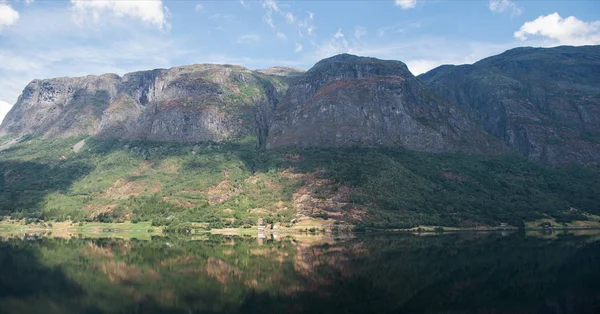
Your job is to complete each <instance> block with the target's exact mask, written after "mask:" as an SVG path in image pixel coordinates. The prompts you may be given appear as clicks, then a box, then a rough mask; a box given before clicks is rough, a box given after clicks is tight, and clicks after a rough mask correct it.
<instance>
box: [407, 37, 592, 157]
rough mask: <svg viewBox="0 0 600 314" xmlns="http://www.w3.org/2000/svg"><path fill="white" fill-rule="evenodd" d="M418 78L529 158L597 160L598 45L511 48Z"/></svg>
mask: <svg viewBox="0 0 600 314" xmlns="http://www.w3.org/2000/svg"><path fill="white" fill-rule="evenodd" d="M419 78H420V79H421V80H423V81H424V82H426V83H427V84H428V85H429V86H430V87H432V88H434V89H435V90H437V91H438V92H439V93H440V94H442V95H443V96H445V97H446V98H447V99H449V100H450V101H452V102H453V103H455V104H457V105H459V106H461V107H462V108H464V109H465V110H467V111H469V112H470V113H472V115H473V116H474V117H475V118H476V119H477V120H478V121H479V122H480V123H481V124H482V126H483V128H484V129H485V130H486V131H487V132H489V133H490V134H492V135H494V136H496V137H497V138H499V139H501V140H503V141H504V142H505V143H506V144H508V145H509V146H510V147H512V148H514V149H516V150H517V151H519V152H520V153H522V154H523V155H525V156H527V157H529V158H531V159H534V160H540V161H542V162H545V163H550V164H560V163H564V162H572V161H577V162H582V163H591V164H597V163H599V162H600V46H586V47H556V48H549V49H542V48H517V49H513V50H509V51H507V52H505V53H502V54H500V55H497V56H493V57H490V58H487V59H484V60H481V61H479V62H477V63H475V64H473V65H461V66H441V67H438V68H436V69H434V70H431V71H430V72H428V73H425V74H423V75H421V76H419Z"/></svg>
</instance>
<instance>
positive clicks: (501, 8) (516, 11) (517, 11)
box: [488, 0, 523, 16]
mask: <svg viewBox="0 0 600 314" xmlns="http://www.w3.org/2000/svg"><path fill="white" fill-rule="evenodd" d="M488 8H489V9H490V11H492V12H498V13H502V12H506V11H510V12H511V15H514V16H519V15H521V13H523V9H521V8H520V7H519V6H517V5H516V4H515V3H514V2H512V1H510V0H490V2H489V3H488Z"/></svg>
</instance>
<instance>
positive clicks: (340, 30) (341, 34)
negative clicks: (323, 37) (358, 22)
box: [333, 28, 344, 38]
mask: <svg viewBox="0 0 600 314" xmlns="http://www.w3.org/2000/svg"><path fill="white" fill-rule="evenodd" d="M333 38H344V33H342V29H341V28H340V29H338V31H337V33H335V34H333Z"/></svg>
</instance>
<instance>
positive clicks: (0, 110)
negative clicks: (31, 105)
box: [0, 100, 12, 122]
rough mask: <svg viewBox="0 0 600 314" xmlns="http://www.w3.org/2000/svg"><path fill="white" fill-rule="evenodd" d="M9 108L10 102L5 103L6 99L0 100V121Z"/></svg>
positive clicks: (10, 106)
mask: <svg viewBox="0 0 600 314" xmlns="http://www.w3.org/2000/svg"><path fill="white" fill-rule="evenodd" d="M11 108H12V105H11V104H9V103H7V102H6V101H2V100H0V122H2V120H4V117H5V116H6V114H7V113H8V112H9V111H10V109H11Z"/></svg>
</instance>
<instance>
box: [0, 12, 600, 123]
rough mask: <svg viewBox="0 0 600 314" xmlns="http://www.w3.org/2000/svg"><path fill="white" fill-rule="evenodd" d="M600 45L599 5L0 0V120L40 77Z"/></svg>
mask: <svg viewBox="0 0 600 314" xmlns="http://www.w3.org/2000/svg"><path fill="white" fill-rule="evenodd" d="M588 44H600V1H509V0H491V1H490V0H480V1H477V0H471V1H468V0H462V1H451V0H437V1H435V0H431V1H425V0H416V1H415V0H404V1H402V0H396V1H394V0H380V1H341V0H338V1H277V0H270V1H249V0H244V1H239V0H231V1H225V0H213V1H192V0H185V1H169V0H162V1H161V0H149V1H144V0H130V1H127V0H112V1H111V0H109V1H100V0H91V1H90V0H19V1H16V0H15V1H11V0H0V118H2V117H3V116H4V114H5V112H6V111H8V109H10V106H11V105H12V104H13V103H14V102H16V100H17V97H18V95H19V94H20V92H21V91H22V89H23V87H25V85H26V84H27V83H28V82H30V81H31V80H32V79H36V78H50V77H60V76H81V75H87V74H103V73H109V72H110V73H117V74H119V75H122V74H124V73H127V72H131V71H136V70H146V69H153V68H168V67H172V66H178V65H186V64H193V63H230V64H240V65H243V66H246V67H248V68H250V69H258V68H265V67H270V66H274V65H284V66H291V67H298V68H304V69H308V68H310V67H311V66H312V65H313V64H314V63H315V62H317V61H318V60H320V59H323V58H326V57H329V56H332V55H335V54H338V53H343V52H348V53H353V54H358V55H365V56H373V57H378V58H383V59H395V60H401V61H403V62H405V63H406V64H407V65H408V66H409V68H410V70H411V71H412V72H413V73H414V74H419V73H422V72H425V71H427V70H429V69H432V68H434V67H436V66H438V65H441V64H447V63H451V64H463V63H473V62H475V61H477V60H480V59H482V58H485V57H488V56H490V55H494V54H497V53H500V52H502V51H505V50H507V49H510V48H513V47H518V46H542V47H551V46H557V45H588Z"/></svg>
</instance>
